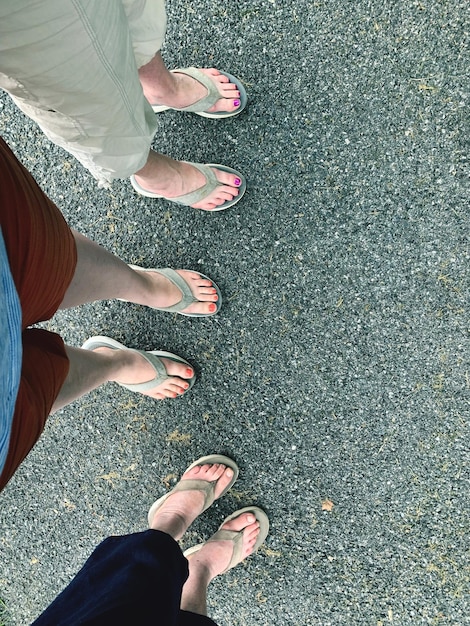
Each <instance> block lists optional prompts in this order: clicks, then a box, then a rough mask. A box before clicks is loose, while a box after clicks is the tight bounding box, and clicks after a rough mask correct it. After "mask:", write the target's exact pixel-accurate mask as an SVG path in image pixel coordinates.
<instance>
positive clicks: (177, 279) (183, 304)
mask: <svg viewBox="0 0 470 626" xmlns="http://www.w3.org/2000/svg"><path fill="white" fill-rule="evenodd" d="M129 267H131V268H132V269H133V270H139V271H141V272H157V273H158V274H162V275H163V276H165V278H168V280H169V281H170V282H172V283H173V284H174V285H176V287H178V289H179V290H180V291H181V300H180V301H179V302H177V303H176V304H172V305H171V306H154V307H152V309H155V310H156V311H165V312H167V313H179V314H180V315H184V316H186V317H211V316H212V315H216V314H217V313H218V312H219V311H220V307H221V306H222V294H221V293H220V289H219V288H218V286H217V285H216V284H215V282H214V281H213V280H212V278H209V276H206V275H205V274H202V272H198V271H197V270H186V271H188V272H196V274H199V276H202V277H203V278H207V280H210V281H211V283H212V286H213V287H214V289H215V291H216V293H217V296H218V300H217V301H216V302H213V303H212V304H215V305H217V308H216V310H215V311H214V313H183V309H186V308H187V307H188V306H189V305H190V304H192V303H193V302H202V300H198V299H197V298H195V297H194V296H193V293H192V291H191V289H190V287H189V285H188V283H187V282H186V281H185V280H184V278H183V277H182V276H180V275H179V274H178V272H176V271H175V270H173V269H171V268H170V267H164V268H159V269H152V268H145V267H139V266H138V265H131V264H129ZM118 300H122V302H129V301H128V300H123V299H122V298H118Z"/></svg>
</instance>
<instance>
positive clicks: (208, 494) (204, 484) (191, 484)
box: [148, 454, 239, 526]
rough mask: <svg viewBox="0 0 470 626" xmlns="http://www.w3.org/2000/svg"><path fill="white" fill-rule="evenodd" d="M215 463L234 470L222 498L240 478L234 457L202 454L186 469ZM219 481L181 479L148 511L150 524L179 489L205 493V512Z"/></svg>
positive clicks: (212, 499) (211, 501)
mask: <svg viewBox="0 0 470 626" xmlns="http://www.w3.org/2000/svg"><path fill="white" fill-rule="evenodd" d="M214 463H221V464H222V465H226V466H227V467H230V468H231V469H232V470H233V476H232V480H231V481H230V483H229V484H228V485H227V486H226V487H225V489H224V490H223V491H222V493H221V494H220V496H219V498H221V497H222V496H223V495H225V494H226V493H227V491H228V490H229V489H231V488H232V487H233V485H234V484H235V481H236V480H237V478H238V474H239V469H238V465H237V464H236V463H235V461H234V460H233V459H230V458H229V457H228V456H224V455H222V454H210V455H209V456H202V457H201V458H200V459H198V460H197V461H194V463H191V465H190V466H189V467H188V468H187V469H186V472H187V471H189V470H190V469H193V467H196V466H197V465H206V464H209V465H214ZM217 482H218V481H217V480H214V481H213V482H208V481H207V480H200V479H198V478H194V479H186V478H185V479H181V480H180V481H179V482H178V483H177V484H176V485H175V486H174V487H173V489H172V490H171V491H169V492H168V493H166V494H165V495H164V496H162V497H161V498H159V499H158V500H156V501H155V502H154V503H153V504H152V506H151V507H150V510H149V513H148V523H149V526H151V524H152V520H153V518H154V515H155V513H156V512H157V510H158V509H159V508H160V507H161V506H162V504H163V503H164V502H165V500H166V499H167V498H169V497H170V496H171V494H172V493H176V492H178V491H202V492H203V493H204V507H203V509H202V511H201V513H204V511H205V510H206V509H208V508H209V507H210V505H211V504H212V503H213V502H214V499H215V497H214V492H215V487H216V485H217Z"/></svg>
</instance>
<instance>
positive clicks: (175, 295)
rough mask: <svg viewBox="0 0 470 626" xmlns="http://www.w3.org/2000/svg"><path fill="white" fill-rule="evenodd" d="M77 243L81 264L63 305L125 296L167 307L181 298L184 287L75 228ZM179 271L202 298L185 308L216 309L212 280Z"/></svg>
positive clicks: (196, 296) (69, 305)
mask: <svg viewBox="0 0 470 626" xmlns="http://www.w3.org/2000/svg"><path fill="white" fill-rule="evenodd" d="M72 232H73V235H74V238H75V243H76V246H77V266H76V268H75V274H74V276H73V279H72V282H71V283H70V285H69V287H68V289H67V292H66V293H65V296H64V299H63V301H62V303H61V305H60V308H61V309H67V308H69V307H73V306H77V305H79V304H84V303H85V302H94V301H95V300H108V299H111V298H121V299H122V300H127V301H129V302H134V303H135V304H142V305H144V306H153V307H165V306H171V305H172V304H176V303H177V302H179V301H180V300H181V292H180V290H179V289H178V288H177V287H176V286H175V285H173V283H171V282H170V281H169V280H167V279H166V278H165V277H164V276H162V275H161V274H157V273H153V272H139V271H138V270H133V269H132V268H130V267H129V266H128V265H127V264H126V263H124V261H121V259H119V258H118V257H116V256H114V254H111V253H110V252H108V251H107V250H105V249H104V248H102V247H101V246H99V245H98V244H96V243H95V242H94V241H91V239H88V238H87V237H84V236H83V235H81V234H80V233H78V232H77V231H72ZM178 271H179V273H180V274H181V275H182V276H183V277H184V278H185V280H187V281H189V284H190V286H191V290H192V291H193V295H194V297H195V298H197V300H198V302H195V303H193V304H191V305H190V306H189V307H188V309H185V312H189V313H212V312H213V311H215V310H216V308H217V307H216V305H215V304H213V302H215V301H216V300H217V294H216V290H215V289H214V288H213V287H212V284H211V283H210V281H208V280H202V279H197V276H198V275H197V274H194V273H193V272H188V271H184V270H178Z"/></svg>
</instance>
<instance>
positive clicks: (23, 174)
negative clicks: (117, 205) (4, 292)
mask: <svg viewBox="0 0 470 626" xmlns="http://www.w3.org/2000/svg"><path fill="white" fill-rule="evenodd" d="M0 225H1V227H2V233H3V238H4V240H5V247H6V250H7V254H8V260H9V263H10V269H11V273H12V276H13V280H14V282H15V286H16V290H17V292H18V296H19V299H20V304H21V310H22V339H23V361H22V372H21V380H20V385H19V390H18V397H17V400H16V407H15V414H14V418H13V425H12V432H11V436H10V443H9V447H8V455H7V459H6V464H5V467H4V468H3V471H2V473H1V475H0V490H1V489H3V487H4V486H5V485H6V483H7V482H8V480H9V479H10V478H11V477H12V475H13V474H14V472H15V470H16V469H17V467H18V466H19V464H20V463H21V461H22V460H23V459H24V458H25V457H26V455H27V454H28V452H29V451H30V450H31V448H32V447H33V446H34V444H35V443H36V441H37V440H38V439H39V437H40V435H41V433H42V431H43V429H44V425H45V423H46V419H47V416H48V415H49V413H50V411H51V408H52V405H53V404H54V401H55V399H56V398H57V396H58V394H59V391H60V389H61V387H62V385H63V384H64V381H65V379H66V377H67V374H68V370H69V361H68V358H67V354H66V352H65V347H64V342H63V341H62V339H61V338H60V337H59V335H57V334H55V333H51V332H48V331H45V330H40V329H37V328H28V326H31V324H36V323H37V322H41V321H44V320H48V319H50V318H51V317H52V316H53V315H54V313H55V312H56V311H57V309H58V308H59V306H60V303H61V302H62V300H63V298H64V295H65V292H66V291H67V288H68V286H69V285H70V283H71V281H72V278H73V275H74V272H75V267H76V264H77V250H76V245H75V240H74V238H73V235H72V231H71V230H70V228H69V226H68V225H67V223H66V221H65V219H64V217H63V216H62V214H61V212H60V211H59V209H58V208H57V207H56V206H55V204H54V203H53V202H52V201H51V200H49V198H47V196H46V195H45V194H44V193H43V191H42V190H41V189H40V188H39V187H38V185H37V183H36V182H35V180H34V179H33V177H32V176H31V174H30V173H29V172H28V171H27V170H26V169H25V168H24V167H23V166H22V165H21V164H20V163H19V161H18V160H17V159H16V157H15V156H14V154H13V153H12V152H11V150H10V149H9V148H8V146H7V145H6V144H5V142H4V141H3V140H2V139H0Z"/></svg>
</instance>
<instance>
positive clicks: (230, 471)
mask: <svg viewBox="0 0 470 626" xmlns="http://www.w3.org/2000/svg"><path fill="white" fill-rule="evenodd" d="M225 475H226V476H228V477H229V478H231V477H232V476H233V471H232V470H231V469H230V468H229V467H227V469H226V470H225Z"/></svg>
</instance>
